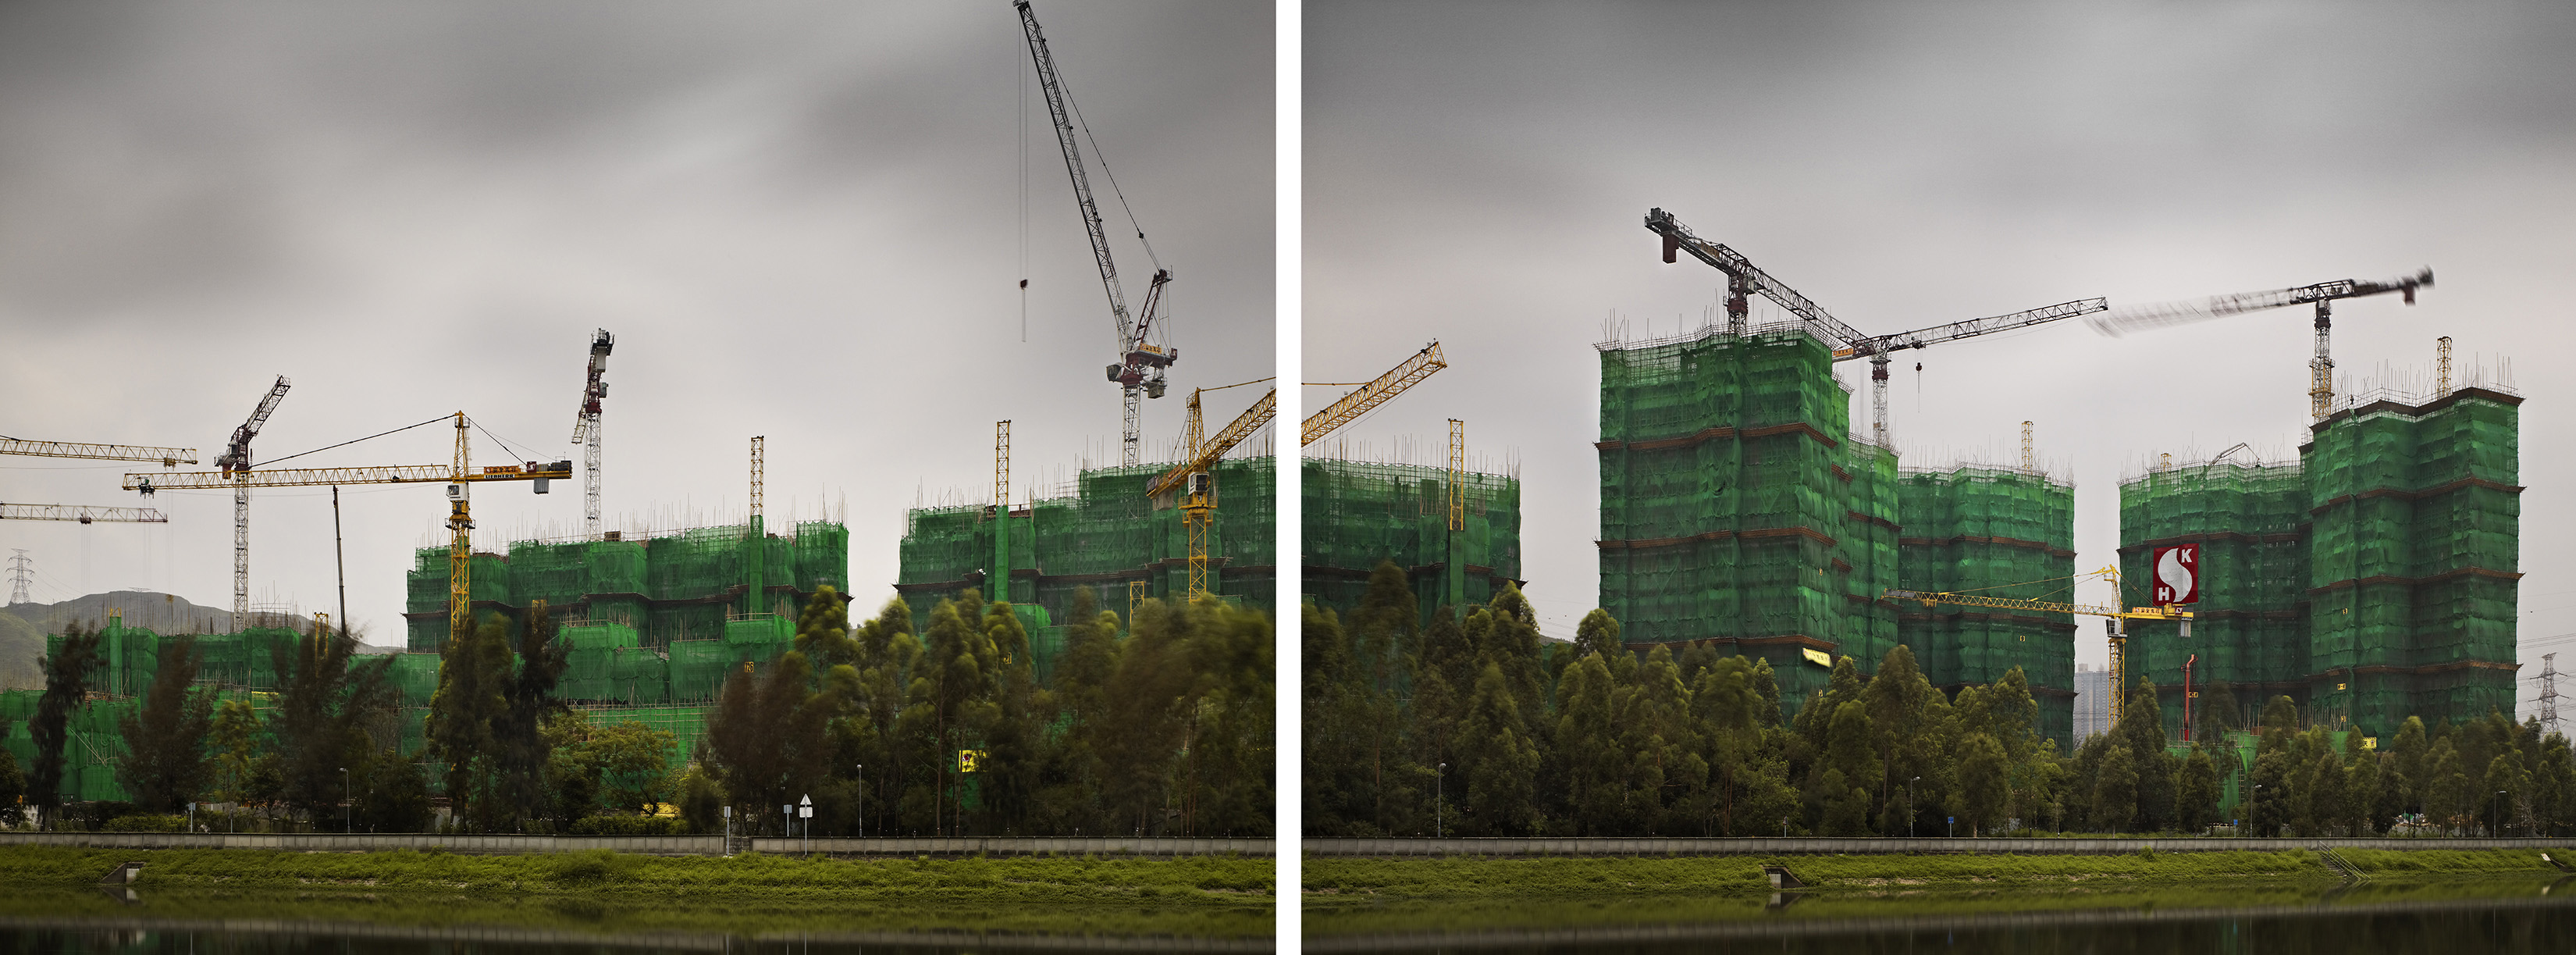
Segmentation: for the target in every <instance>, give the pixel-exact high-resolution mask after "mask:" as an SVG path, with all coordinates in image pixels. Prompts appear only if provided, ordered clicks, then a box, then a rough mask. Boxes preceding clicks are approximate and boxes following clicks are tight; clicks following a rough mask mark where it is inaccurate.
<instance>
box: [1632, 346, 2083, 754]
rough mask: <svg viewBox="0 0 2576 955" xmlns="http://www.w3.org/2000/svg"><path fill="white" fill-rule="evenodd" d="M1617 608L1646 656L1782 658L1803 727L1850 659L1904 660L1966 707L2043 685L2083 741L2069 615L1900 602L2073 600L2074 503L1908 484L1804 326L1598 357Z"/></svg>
mask: <svg viewBox="0 0 2576 955" xmlns="http://www.w3.org/2000/svg"><path fill="white" fill-rule="evenodd" d="M1599 351H1600V360H1601V430H1600V440H1599V441H1598V442H1597V443H1596V444H1595V445H1594V448H1595V449H1596V450H1597V451H1598V453H1599V455H1600V479H1601V536H1600V539H1599V540H1598V541H1597V546H1598V548H1599V559H1600V568H1601V577H1600V588H1601V589H1600V601H1599V605H1600V606H1601V608H1602V609H1604V610H1607V611H1608V612H1609V613H1610V614H1611V616H1613V617H1616V618H1617V619H1618V620H1619V622H1620V624H1621V625H1622V628H1623V629H1622V634H1623V637H1624V639H1625V640H1626V641H1627V642H1628V643H1630V644H1677V645H1692V644H1696V645H1702V646H1708V647H1713V648H1716V649H1718V650H1720V651H1721V652H1726V653H1734V654H1743V655H1749V656H1759V657H1762V658H1764V659H1767V660H1769V661H1770V663H1771V667H1772V669H1773V671H1774V672H1775V673H1777V674H1778V675H1779V677H1778V678H1779V681H1780V690H1781V698H1782V701H1783V705H1784V706H1785V707H1788V708H1790V709H1791V710H1793V711H1794V709H1795V707H1796V706H1797V705H1799V703H1800V702H1801V701H1802V700H1803V699H1804V697H1805V696H1806V695H1807V694H1808V693H1809V692H1811V691H1817V690H1821V689H1823V687H1824V685H1825V682H1826V678H1827V676H1828V675H1829V666H1828V665H1827V664H1826V663H1825V662H1823V661H1830V659H1831V658H1832V657H1835V656H1848V657H1851V658H1853V660H1854V662H1855V663H1857V664H1859V666H1860V667H1861V669H1862V672H1864V673H1868V672H1870V671H1872V670H1874V669H1875V668H1876V667H1877V665H1878V663H1879V661H1880V660H1881V659H1882V658H1883V657H1885V655H1886V654H1887V652H1888V651H1889V650H1891V649H1893V648H1894V647H1896V646H1897V645H1899V644H1905V645H1908V646H1910V647H1911V648H1912V649H1913V651H1914V654H1915V657H1916V659H1917V660H1918V661H1920V665H1921V666H1922V668H1923V671H1924V675H1925V676H1926V678H1927V679H1929V680H1931V681H1932V683H1933V684H1934V685H1936V686H1940V687H1943V688H1945V689H1952V690H1955V689H1956V688H1957V687H1959V686H1962V685H1965V684H1969V683H1984V682H1989V681H1991V680H1994V679H1997V678H2000V677H2001V676H2002V675H2003V674H2005V673H2006V672H2009V671H2010V670H2011V669H2012V668H2013V667H2016V666H2018V667H2020V668H2022V671H2023V675H2024V677H2025V679H2027V680H2028V681H2029V683H2030V688H2031V694H2032V696H2033V697H2034V698H2035V699H2036V700H2037V701H2038V703H2039V707H2040V714H2041V715H2040V724H2041V726H2040V729H2041V731H2042V732H2044V733H2046V734H2048V735H2049V736H2051V737H2053V738H2056V739H2059V740H2060V741H2065V740H2067V738H2068V736H2069V735H2070V734H2071V732H2072V730H2073V726H2072V722H2073V720H2072V702H2073V698H2074V685H2073V684H2074V672H2073V671H2074V647H2073V641H2074V633H2075V627H2074V624H2073V622H2072V620H2071V619H2070V618H2068V617H2066V616H2065V615H2063V614H2051V613H2035V612H2020V611H1993V610H1985V609H1980V608H1958V607H1948V606H1943V607H1937V608H1932V609H1930V610H1926V609H1924V608H1922V607H1921V605H1919V604H1913V605H1900V604H1899V603H1897V602H1895V601H1891V600H1888V599H1885V598H1883V597H1882V595H1883V594H1884V593H1885V592H1886V591H1888V590H1890V589H1893V588H1899V587H1904V588H1912V589H1923V590H1949V591H1971V592H1976V593H1980V594H1983V595H1986V596H1994V597H2017V598H2038V599H2059V600H2062V599H2064V598H2065V586H2066V584H2065V580H2064V578H2067V577H2071V576H2072V575H2073V560H2074V549H2073V541H2074V517H2073V513H2074V508H2073V500H2074V489H2073V486H2072V485H2071V484H2068V483H2066V482H2064V481H2061V480H2058V479H2054V478H2051V477H2049V476H2048V475H2046V474H2043V473H2040V472H2038V471H2036V470H2034V469H2029V468H2019V469H2012V468H1986V467H1959V468H1954V469H1950V470H1946V471H1902V470H1900V469H1899V468H1898V466H1897V458H1896V454H1895V453H1894V452H1893V451H1890V450H1888V449H1886V448H1881V447H1878V446H1876V445H1874V444H1871V443H1870V442H1869V441H1868V440H1867V439H1866V438H1863V437H1861V436H1860V435H1857V434H1854V433H1852V430H1851V427H1850V420H1851V411H1850V409H1851V391H1850V389H1849V388H1848V387H1847V386H1845V385H1844V384H1843V383H1842V382H1840V381H1839V380H1838V379H1836V378H1835V376H1834V374H1833V364H1834V355H1833V353H1832V350H1831V348H1830V346H1828V345H1827V344H1826V343H1825V342H1824V341H1822V340H1820V339H1818V338H1817V337H1816V336H1815V335H1813V334H1811V333H1810V332H1809V331H1807V330H1806V329H1805V328H1804V327H1803V326H1800V325H1796V324H1780V325H1766V326H1758V327H1753V328H1751V329H1748V330H1747V331H1745V332H1744V333H1742V334H1737V333H1734V332H1730V331H1727V330H1725V329H1722V328H1716V327H1712V328H1708V329H1704V330H1702V331H1700V332H1698V333H1696V334H1693V335H1688V336H1683V337H1678V338H1671V339H1663V340H1657V341H1649V342H1642V343H1626V342H1614V343H1604V344H1603V345H1601V346H1599Z"/></svg>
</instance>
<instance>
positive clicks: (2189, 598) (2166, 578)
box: [2155, 544, 2200, 606]
mask: <svg viewBox="0 0 2576 955" xmlns="http://www.w3.org/2000/svg"><path fill="white" fill-rule="evenodd" d="M2199 602H2200V545H2198V544H2176V545H2174V546H2172V547H2158V548H2156V579H2155V603H2156V604H2157V605H2159V606H2162V605H2165V604H2190V603H2199Z"/></svg>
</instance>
